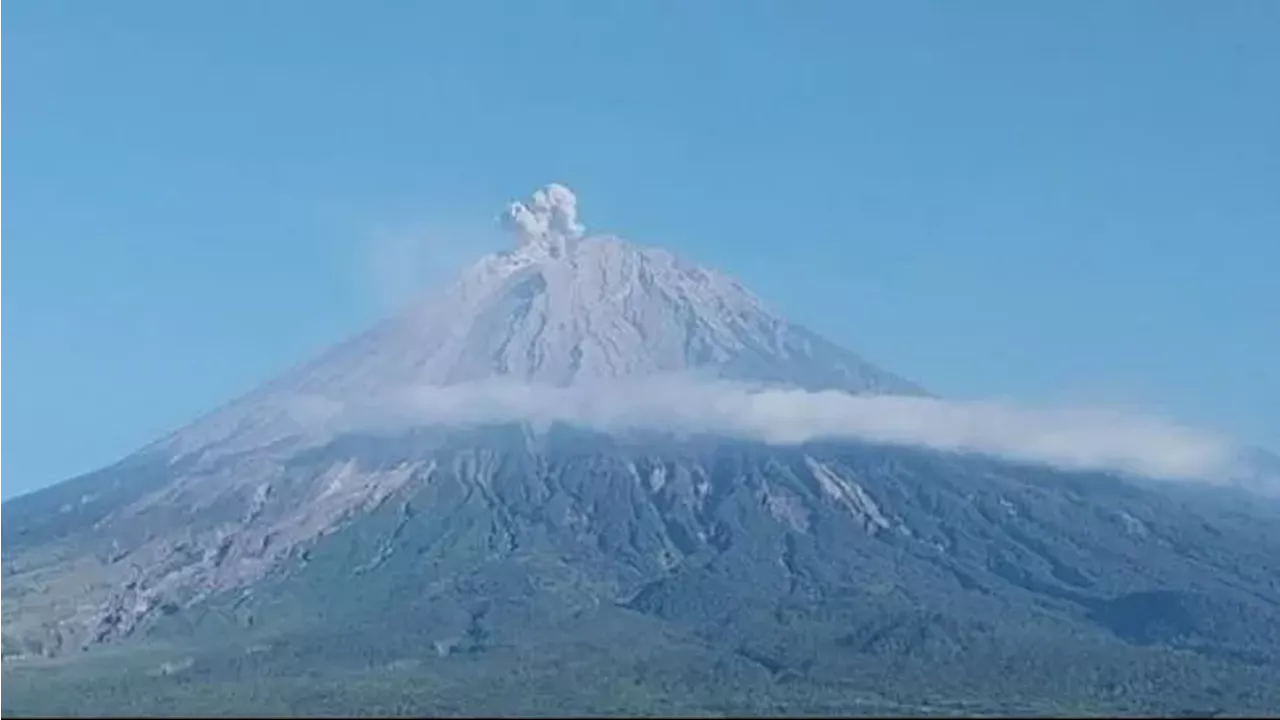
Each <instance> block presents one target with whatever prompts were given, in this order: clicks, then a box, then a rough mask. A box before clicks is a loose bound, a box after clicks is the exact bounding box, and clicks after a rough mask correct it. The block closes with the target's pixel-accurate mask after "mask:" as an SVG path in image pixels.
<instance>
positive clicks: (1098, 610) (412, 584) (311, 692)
mask: <svg viewBox="0 0 1280 720" xmlns="http://www.w3.org/2000/svg"><path fill="white" fill-rule="evenodd" d="M424 447H427V445H420V444H416V443H415V442H414V441H413V439H412V438H395V439H373V438H349V439H347V440H344V441H342V442H340V443H336V444H335V445H333V446H330V447H328V448H325V449H323V450H318V451H316V452H315V453H312V454H311V455H308V456H304V457H299V458H296V459H295V461H294V462H295V463H296V464H297V467H296V468H295V470H296V472H298V473H300V474H303V475H305V474H306V473H307V472H309V471H308V469H307V468H308V467H315V468H322V467H327V466H329V465H330V464H331V463H332V462H333V461H334V460H335V458H340V459H343V460H346V459H351V458H355V459H356V460H357V462H358V464H359V465H360V467H361V468H363V469H366V470H369V471H376V470H377V469H378V468H381V467H387V466H392V465H396V464H398V463H402V462H404V461H406V460H407V459H415V458H416V459H422V458H421V456H420V453H421V452H423V450H422V448H424ZM429 449H430V452H431V458H432V460H433V461H434V465H433V466H432V467H433V468H434V469H433V470H432V471H431V472H424V473H421V474H419V475H417V476H415V477H414V478H412V479H411V480H410V481H409V482H407V483H405V485H404V486H403V487H401V488H400V490H399V492H398V493H397V494H396V495H394V496H392V497H389V498H387V500H386V501H385V502H383V503H381V504H380V505H378V506H377V507H376V508H374V509H372V510H370V511H368V512H364V513H360V514H356V515H352V516H351V517H349V518H348V519H347V520H346V521H345V522H344V523H342V524H341V525H340V526H339V527H338V529H337V530H336V531H335V532H333V533H331V534H328V535H326V536H324V537H323V538H321V539H319V540H318V541H316V542H314V543H311V544H309V545H308V546H307V547H306V548H305V549H304V550H302V551H300V552H299V553H297V555H296V557H294V558H292V559H291V561H290V562H288V563H285V564H283V565H281V566H280V567H278V568H277V569H276V570H275V571H274V572H273V573H272V574H271V575H270V576H269V577H267V578H266V579H264V580H262V581H259V582H257V583H255V584H253V585H252V586H250V587H246V588H239V589H235V590H233V591H229V592H225V593H223V594H222V595H219V596H216V597H213V598H210V599H207V600H204V601H202V602H200V603H197V604H196V605H193V606H190V607H185V608H180V609H176V610H175V611H174V612H170V613H165V614H161V615H160V616H158V617H157V618H156V619H155V620H154V621H153V622H150V623H149V624H147V625H145V626H143V627H140V628H139V629H138V630H137V631H136V632H135V633H134V634H132V635H131V636H130V637H128V638H126V639H125V640H124V641H123V642H122V643H118V644H116V645H114V646H110V647H109V648H107V649H102V648H94V649H91V650H90V651H88V652H85V653H83V654H82V655H81V656H75V657H72V658H67V659H62V660H59V661H56V662H52V661H40V660H37V659H34V658H27V659H21V660H17V661H15V660H12V659H11V660H10V661H9V662H8V663H7V665H6V670H5V681H6V689H7V690H8V691H9V692H7V693H6V694H5V708H4V710H5V713H6V715H8V714H14V713H17V714H30V713H69V714H103V713H106V714H125V713H128V714H137V713H144V714H156V713H182V714H228V713H232V712H236V713H249V714H259V715H261V714H317V713H328V714H334V713H354V712H361V713H366V714H379V715H382V714H388V715H391V714H435V713H441V714H479V713H486V712H493V713H505V714H512V713H519V714H535V715H536V714H545V715H553V714H558V713H573V714H609V713H638V714H664V713H665V714H671V713H691V714H709V715H715V714H721V715H729V714H777V713H784V712H785V713H791V714H818V715H821V714H836V713H839V714H886V713H892V714H928V715H943V714H949V713H955V714H965V713H968V714H973V713H994V714H1008V713H1034V714H1056V715H1062V714H1079V713H1088V714H1108V713H1128V714H1143V713H1148V714H1149V713H1161V714H1171V713H1181V712H1193V713H1199V714H1209V713H1215V712H1230V713H1265V712H1267V711H1273V710H1274V708H1276V707H1280V686H1277V684H1276V683H1274V678H1275V677H1276V676H1280V570H1278V568H1277V563H1280V539H1278V538H1277V536H1276V534H1275V531H1274V527H1275V525H1274V524H1273V523H1274V519H1275V518H1277V517H1280V514H1277V513H1276V512H1275V509H1274V508H1272V507H1270V506H1265V505H1263V504H1260V503H1258V504H1253V505H1248V504H1240V503H1238V502H1236V501H1234V500H1233V499H1232V498H1231V497H1230V496H1229V495H1227V494H1218V495H1214V496H1212V497H1207V496H1200V495H1198V494H1194V493H1183V492H1181V491H1179V490H1178V489H1176V488H1151V487H1143V486H1141V485H1138V484H1135V483H1130V482H1122V481H1119V480H1117V479H1116V478H1112V477H1106V476H1101V475H1093V474H1081V473H1061V472H1056V471H1051V470H1047V469H1042V468H1034V467H1022V466H1013V465H1009V464H1006V463H998V462H994V461H989V460H985V459H981V458H969V457H959V456H947V455H939V454H928V453H920V452H915V451H907V450H892V449H884V448H870V447H863V446H854V445H830V446H827V445H812V446H808V447H804V448H795V449H776V448H765V447H760V446H754V445H750V444H742V443H724V442H718V441H717V442H711V441H707V442H703V441H701V440H698V439H691V440H688V441H686V442H681V443H676V444H666V445H659V444H655V443H652V442H649V441H645V442H640V443H635V444H628V443H626V442H622V441H614V440H607V439H603V438H598V437H593V436H590V437H588V436H583V435H580V434H575V433H567V432H559V431H557V432H553V433H552V434H551V435H549V436H547V437H545V438H542V439H541V440H539V441H538V443H531V442H530V440H529V438H528V437H527V436H524V435H522V434H520V433H517V432H515V431H512V432H511V433H499V432H498V431H486V432H477V433H476V434H474V435H466V434H462V435H459V436H458V437H457V438H455V439H454V440H453V441H452V442H451V443H450V444H449V445H448V446H446V447H442V446H440V445H439V444H438V443H431V444H429ZM308 464H310V465H308ZM1193 496H1194V497H1193ZM6 519H8V518H6Z"/></svg>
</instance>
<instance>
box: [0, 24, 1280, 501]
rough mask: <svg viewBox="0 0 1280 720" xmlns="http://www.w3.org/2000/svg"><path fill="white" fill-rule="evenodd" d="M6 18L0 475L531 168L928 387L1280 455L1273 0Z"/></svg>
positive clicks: (489, 237)
mask: <svg viewBox="0 0 1280 720" xmlns="http://www.w3.org/2000/svg"><path fill="white" fill-rule="evenodd" d="M8 8H9V12H8V13H6V14H7V15H8V16H9V23H8V24H7V25H5V26H4V27H3V40H4V55H3V59H4V60H5V61H7V63H8V65H7V67H8V72H7V73H6V74H5V78H6V79H8V80H9V85H8V88H9V101H10V102H9V115H8V117H7V119H6V124H5V127H7V128H8V133H9V161H8V163H6V164H5V165H4V171H5V178H7V179H8V180H9V182H8V183H7V185H8V187H9V194H8V195H7V196H5V197H4V208H3V209H4V211H5V217H7V218H8V224H7V225H6V226H5V228H4V229H5V230H7V231H8V232H6V233H4V235H5V237H6V238H7V239H8V240H9V245H8V247H9V264H8V265H7V266H6V267H8V272H7V273H5V275H4V278H3V280H4V281H5V282H4V283H3V291H2V292H3V302H4V305H5V307H7V308H8V310H9V312H8V313H6V314H5V316H4V320H7V322H6V323H5V324H4V328H5V329H4V337H3V340H4V347H6V348H7V349H8V350H9V363H8V364H9V373H10V374H9V380H10V382H9V384H8V390H9V392H8V394H7V395H6V396H5V397H7V398H8V400H9V413H8V414H9V436H8V442H7V443H5V445H6V446H7V447H6V449H7V451H8V452H6V453H5V461H6V462H5V465H4V470H5V473H4V479H5V480H7V482H5V483H4V485H3V494H4V496H5V497H11V496H13V495H14V494H17V493H19V492H23V491H27V490H30V489H32V488H35V487H38V486H41V485H44V484H48V483H50V482H53V481H57V480H60V479H64V478H66V477H68V476H70V475H72V474H76V473H79V472H84V471H88V470H91V469H94V468H96V467H99V466H101V465H104V464H106V463H108V462H111V461H113V460H115V459H117V458H119V457H120V456H122V455H124V454H126V453H128V452H130V451H132V450H134V449H136V448H138V447H139V446H141V445H143V444H145V443H146V442H148V441H150V440H153V439H155V438H157V437H158V436H160V435H161V434H164V433H166V432H168V431H170V430H173V429H175V428H176V427H178V426H180V425H182V424H184V423H186V422H188V421H190V420H192V419H194V418H195V417H196V416H198V415H199V414H201V413H203V412H205V411H208V410H210V409H213V408H214V407H215V406H217V405H219V404H221V403H223V402H225V401H228V400H230V399H231V398H232V397H234V396H236V395H238V394H240V393H243V392H245V391H247V390H249V389H251V388H252V387H253V386H255V385H256V384H258V383H259V382H261V381H263V380H266V379H268V378H269V377H271V376H272V375H273V374H275V373H277V372H279V371H281V370H283V369H285V368H287V367H288V366H290V365H293V364H295V363H298V362H300V361H302V360H305V359H307V358H308V357H309V356H311V355H312V354H314V353H315V352H317V351H319V350H321V349H322V348H324V347H325V346H327V345H329V344H330V343H332V342H334V341H336V340H338V339H340V338H342V337H344V336H345V335H348V334H350V333H352V332H355V331H357V330H360V329H362V328H363V327H365V326H366V325H368V324H369V323H371V322H372V321H373V320H375V319H376V318H377V317H378V316H379V315H380V314H381V313H384V312H385V311H386V310H387V309H388V297H387V296H388V292H387V288H386V287H385V286H386V285H387V284H395V283H403V278H400V279H396V278H392V277H388V270H387V266H388V264H390V265H391V266H392V270H394V269H395V268H396V266H401V265H404V264H405V262H407V261H405V260H403V257H404V256H403V253H405V252H406V251H405V249H404V248H406V247H417V248H418V249H417V251H416V254H414V255H413V259H414V262H417V263H419V264H420V265H421V268H420V269H419V270H418V271H415V274H414V275H413V276H414V277H417V278H419V279H421V280H422V281H424V282H425V281H431V280H438V279H439V278H441V277H443V276H444V275H445V274H446V271H447V269H448V268H449V267H451V266H453V265H456V264H457V263H460V262H462V261H463V260H465V259H467V258H469V257H471V256H478V255H479V254H481V253H483V252H485V251H487V250H489V249H492V248H493V247H496V246H497V244H498V243H500V242H501V239H500V238H498V237H497V236H496V234H495V232H494V230H493V227H492V225H491V221H492V219H493V218H494V216H495V215H496V213H497V212H498V211H499V210H500V209H501V206H502V204H503V203H504V202H505V201H506V200H508V199H513V198H517V197H523V196H525V195H526V194H527V193H528V192H529V191H530V190H532V189H533V188H535V187H536V186H538V185H541V184H542V183H544V182H547V181H551V180H555V181H560V182H564V183H566V184H568V185H570V186H572V187H573V188H574V189H575V190H576V191H577V192H578V195H579V198H580V202H581V211H582V215H583V219H584V220H585V222H586V223H587V224H588V226H590V227H592V228H593V229H598V230H602V231H613V232H617V233H619V234H622V235H624V236H626V237H628V238H630V239H633V240H636V241H638V242H643V243H652V244H661V245H666V246H668V247H670V248H672V249H674V250H676V251H678V252H680V253H682V254H684V255H686V256H688V257H690V258H692V259H695V260H698V261H701V262H703V263H706V264H709V265H713V266H717V267H720V268H722V269H725V270H727V271H729V272H731V273H733V274H736V275H738V276H739V277H740V278H741V279H742V280H743V282H744V283H745V284H746V285H748V286H749V287H751V288H753V289H754V290H755V291H756V292H757V293H758V294H760V295H762V296H763V297H764V298H765V299H766V300H767V301H769V302H770V303H771V304H772V305H773V306H774V307H776V308H777V309H779V310H781V311H782V312H783V313H784V314H787V315H788V316H790V317H792V318H793V319H795V320H798V321H800V322H802V323H805V324H807V325H809V326H811V327H813V328H814V329H816V330H818V331H820V332H822V333H824V334H826V335H828V336H830V337H831V338H833V339H835V340H837V341H839V342H841V343H842V344H845V345H848V346H850V347H852V348H854V349H855V350H857V351H859V352H860V353H862V354H863V355H865V356H867V357H868V358H870V359H872V360H873V361H876V362H878V363H879V364H881V365H883V366H885V367H887V368H889V369H892V370H894V371H896V372H898V373H900V374H904V375H906V376H909V377H911V378H912V379H915V380H917V381H919V382H920V383H922V384H924V385H925V386H927V387H928V388H930V389H932V390H934V391H936V392H939V393H943V394H946V395H952V396H959V397H984V396H1000V397H1011V398H1018V399H1021V400H1026V401H1030V402H1046V403H1053V402H1076V401H1088V402H1106V403H1124V404H1127V405H1134V406H1138V407H1140V408H1146V409H1148V410H1154V411H1159V412H1163V413H1168V414H1169V415H1171V416H1173V417H1175V418H1177V419H1179V420H1182V421H1184V422H1188V423H1191V424H1193V425H1198V426H1201V427H1206V428H1208V429H1213V430H1218V431H1222V432H1226V433H1229V434H1231V435H1232V436H1234V437H1237V438H1239V439H1241V440H1244V441H1247V442H1256V443H1262V444H1265V445H1268V446H1270V447H1272V448H1273V449H1274V448H1280V362H1277V358H1278V357H1280V322H1278V321H1277V319H1276V318H1277V316H1280V282H1277V281H1276V276H1277V269H1278V268H1280V201H1278V198H1280V130H1278V128H1280V93H1278V92H1276V90H1275V78H1276V77H1280V43H1277V42H1275V38H1276V37H1277V36H1280V4H1277V3H1274V2H1268V1H1266V0H1257V1H1256V2H1222V3H1209V2H1197V3H1180V2H1154V1H1152V2H1137V1H1134V2H1125V3H1070V2H1059V3H1019V2H982V3H942V2H938V3H910V2H903V3H899V2H894V3H874V4H873V3H855V2H845V1H843V0H832V1H831V2H817V1H816V0H809V1H806V2H799V3H796V2H774V3H760V2H742V1H737V0H735V1H734V2H711V1H710V0H704V1H701V2H693V3H690V2H676V1H675V0H654V1H652V2H643V3H639V2H624V1H621V0H617V1H613V2H586V1H585V0H573V1H571V2H538V3H527V4H517V3H514V2H469V3H408V2H405V3H330V2H317V1H314V0H307V1H306V2H303V1H302V0H275V1H274V2H271V3H250V2H219V3H199V4H198V3H169V2H159V1H157V2H133V1H129V2H113V3H85V2H56V1H51V0H41V1H40V2H25V3H10V5H9V6H8ZM389 248H390V249H389ZM388 258H390V260H388ZM392 274H393V275H394V273H392Z"/></svg>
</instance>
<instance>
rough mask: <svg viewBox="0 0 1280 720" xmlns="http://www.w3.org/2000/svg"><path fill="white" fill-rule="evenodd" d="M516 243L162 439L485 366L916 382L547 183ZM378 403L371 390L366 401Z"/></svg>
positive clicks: (894, 386) (801, 384)
mask: <svg viewBox="0 0 1280 720" xmlns="http://www.w3.org/2000/svg"><path fill="white" fill-rule="evenodd" d="M505 217H506V220H507V223H508V226H509V227H510V228H511V230H512V231H513V232H514V233H515V235H516V240H517V244H516V247H515V248H513V249H512V250H510V251H507V252H502V253H498V254H494V255H489V256H487V257H484V258H482V259H481V260H480V261H479V262H477V263H476V264H475V265H473V266H472V267H470V268H468V269H467V270H466V271H465V272H464V273H463V274H462V276H461V277H460V278H458V279H457V280H456V281H455V282H453V283H452V284H451V285H449V286H448V287H447V288H445V289H444V290H443V291H441V292H437V293H432V294H429V295H427V296H425V297H423V298H422V299H420V300H419V301H417V302H415V303H414V304H412V305H411V306H410V307H408V308H407V309H406V310H404V311H403V312H401V313H400V314H398V315H397V316H395V317H393V318H391V319H389V320H387V321H386V322H384V323H382V324H381V325H379V326H378V327H375V328H374V329H372V330H370V331H369V332H367V333H364V334H362V335H360V336H358V337H355V338H353V339H351V340H349V341H347V342H345V343H343V344H341V345H339V346H337V347H335V348H334V349H332V350H331V351H329V352H326V353H325V354H323V355H321V356H320V357H319V358H317V359H316V360H315V361H313V362H311V363H308V364H307V365H305V366H303V367H301V368H299V369H297V370H295V371H292V372H290V373H287V374H285V375H284V376H282V377H280V378H278V379H277V380H275V381H273V382H271V383H269V384H268V385H266V386H265V387H264V388H262V389H261V390H259V391H257V392H255V393H253V394H251V395H249V396H248V397H245V398H243V399H241V400H239V401H237V402H235V403H233V404H232V405H230V406H228V407H226V408H223V409H222V410H220V411H218V412H216V413H214V414H213V415H211V416H209V417H207V418H205V419H203V420H201V421H199V422H197V423H195V424H194V425H193V426H191V427H189V428H186V429H184V430H183V431H181V432H179V433H177V434H176V435H175V436H173V437H171V438H170V439H168V440H167V441H166V442H165V443H162V445H161V446H159V447H158V448H156V449H157V450H162V451H164V452H169V453H172V454H177V455H180V454H183V453H187V452H196V451H201V452H208V451H210V450H211V449H214V448H217V447H219V446H220V445H223V444H225V445H226V446H227V447H228V448H234V449H238V450H244V449H248V448H251V447H261V446H263V445H266V444H268V443H270V442H274V441H277V440H280V439H281V438H284V437H288V436H291V435H294V434H298V433H305V432H307V431H308V430H312V431H314V430H315V428H316V427H317V426H318V425H319V424H320V422H319V421H322V420H327V419H331V418H332V417H333V416H335V415H338V414H340V413H341V412H342V411H343V409H344V408H346V407H348V406H350V405H351V404H353V403H359V404H365V405H367V404H369V402H370V401H371V400H370V399H376V398H387V397H391V396H394V395H395V394H396V393H399V392H402V391H404V390H405V389H406V388H414V387H420V386H442V385H453V384H457V383H463V382H468V381H476V380H484V379H489V378H505V379H510V380H516V381H522V382H529V383H537V384H544V385H552V386H566V385H572V384H576V383H583V382H592V381H601V380H617V379H625V378H637V377H644V376H651V375H658V374H671V373H685V374H691V375H696V376H702V377H708V378H719V379H732V380H746V381H755V382H761V383H767V384H770V385H777V386H783V387H798V388H804V389H809V390H818V389H834V390H843V391H847V392H852V393H884V394H911V395H916V394H923V391H922V390H921V389H920V388H919V387H917V386H916V385H914V384H912V383H910V382H908V381H906V380H904V379H902V378H900V377H898V376H896V375H893V374H892V373H889V372H886V371H884V370H881V369H879V368H877V367H875V366H873V365H871V364H870V363H868V362H867V361H865V360H863V359H862V358H860V357H859V356H857V355H856V354H854V353H852V352H850V351H848V350H845V349H843V348H841V347H839V346H837V345H835V344H833V343H831V342H829V341H827V340H825V339H823V338H822V337H820V336H818V335H816V334H815V333H813V332H811V331H809V330H807V329H805V328H804V327H801V326H799V325H796V324H793V323H790V322H788V321H787V320H786V319H784V318H782V317H780V316H778V315H777V314H775V313H773V312H771V311H770V310H769V309H768V308H767V307H765V305H764V304H763V303H762V302H761V301H760V299H758V298H757V297H755V296H754V295H752V294H751V293H750V292H749V291H748V290H746V289H745V288H743V287H742V286H741V285H740V284H738V282H737V281H735V280H733V279H732V278H730V277H728V276H726V275H725V274H723V273H721V272H718V271H715V270H710V269H706V268H701V267H697V266H694V265H691V264H689V263H686V262H684V261H682V260H680V259H679V258H677V257H676V256H674V255H673V254H671V253H670V252H667V251H666V250H662V249H659V248H649V247H639V246H636V245H632V244H629V243H627V242H624V241H623V240H620V239H618V238H617V237H613V236H587V235H585V234H584V228H583V226H582V224H581V223H580V222H579V221H578V215H577V201H576V198H575V197H574V195H573V193H571V192H570V191H569V190H568V189H567V188H565V187H563V186H560V185H549V186H547V187H546V188H544V189H542V190H540V191H538V192H537V193H535V194H534V196H533V198H532V199H531V200H530V201H529V202H528V203H527V204H523V203H513V204H512V205H511V206H510V207H509V208H508V210H507V213H506V216H505ZM375 402H376V401H375Z"/></svg>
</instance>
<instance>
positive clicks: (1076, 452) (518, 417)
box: [344, 377, 1233, 479]
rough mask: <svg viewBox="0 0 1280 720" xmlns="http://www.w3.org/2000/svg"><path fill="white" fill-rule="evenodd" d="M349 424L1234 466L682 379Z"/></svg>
mask: <svg viewBox="0 0 1280 720" xmlns="http://www.w3.org/2000/svg"><path fill="white" fill-rule="evenodd" d="M347 409H348V410H356V408H350V407H348V408H347ZM344 415H346V417H347V418H348V420H350V419H353V418H356V417H359V418H361V421H362V424H364V423H367V422H370V421H375V420H376V422H378V423H386V422H388V421H390V422H393V423H394V424H395V425H396V426H403V425H406V424H408V425H451V426H459V425H462V426H476V425H487V424H497V423H508V422H527V423H530V424H533V425H535V426H541V427H546V426H549V425H551V424H553V423H564V424H567V425H572V426H576V427H580V428H585V429H590V430H595V431H600V432H606V433H614V434H617V433H626V432H630V431H640V430H642V431H666V432H671V433H675V434H684V435H688V434H711V435H723V436H727V437H734V438H742V439H750V440H757V441H760V442H764V443H769V444H776V445H794V444H800V443H805V442H808V441H811V440H822V439H854V440H864V441H870V442H878V443H887V444H893V445H906V446H918V447H926V448H932V449H936V450H945V451H957V452H974V453H981V454H986V455H992V456H997V457H1003V458H1008V459H1012V460H1019V461H1029V462H1039V463H1045V464H1049V465H1053V466H1057V467H1062V468H1071V469H1096V470H1112V471H1120V472H1129V473H1137V474H1141V475H1146V476H1151V477H1158V478H1170V479H1212V478H1215V477H1218V476H1220V475H1221V474H1222V473H1224V472H1225V471H1226V470H1227V468H1228V466H1229V465H1230V463H1231V460H1232V457H1233V454H1232V447H1231V446H1230V445H1229V444H1228V443H1226V442H1224V441H1223V440H1221V439H1219V438H1217V437H1214V436H1213V435H1210V434H1207V433H1203V432H1199V431H1196V430H1192V429H1190V428H1186V427H1182V426H1180V425H1177V424H1175V423H1172V422H1170V421H1167V420H1164V419H1161V418H1158V417H1152V416H1145V415H1141V414H1135V413H1132V412H1128V411H1121V410H1113V409H1106V408H1079V407H1077V408H1065V409H1035V408H1027V407H1019V406H1016V405H1014V404H1012V403H1008V402H998V401H947V400H938V399H933V398H923V397H905V396H858V395H851V394H848V393H844V392H839V391H821V392H807V391H803V390H791V389H777V388H767V387H759V386H752V385H749V384H740V383H732V382H723V381H705V380H696V381H695V380H691V379H688V378H684V377H668V378H653V379H649V380H642V381H631V382H627V383H625V384H623V383H616V384H594V385H585V386H579V387H571V388H557V387H550V386H544V385H532V384H522V383H516V382H510V381H485V382H476V383H466V384H461V385H454V386H448V387H418V388H413V389H410V390H406V391H404V392H402V393H397V394H396V396H395V397H392V398H380V399H376V400H375V399H370V402H369V403H368V404H367V405H365V406H364V407H363V408H362V409H360V410H359V411H358V412H355V413H344Z"/></svg>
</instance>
